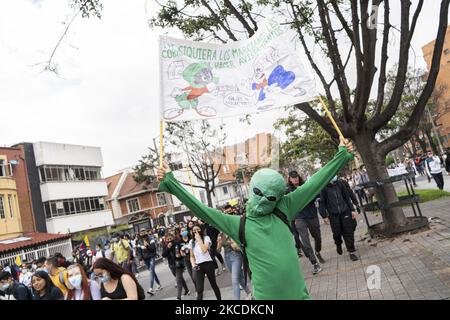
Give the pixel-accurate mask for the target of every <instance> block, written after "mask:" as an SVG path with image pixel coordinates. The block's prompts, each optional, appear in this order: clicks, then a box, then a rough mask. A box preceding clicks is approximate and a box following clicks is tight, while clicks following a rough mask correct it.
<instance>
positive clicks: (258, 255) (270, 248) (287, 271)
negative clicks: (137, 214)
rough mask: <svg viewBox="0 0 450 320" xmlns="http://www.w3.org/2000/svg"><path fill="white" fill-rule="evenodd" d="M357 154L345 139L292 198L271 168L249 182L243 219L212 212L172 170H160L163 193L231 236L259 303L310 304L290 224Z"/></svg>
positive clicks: (260, 172)
mask: <svg viewBox="0 0 450 320" xmlns="http://www.w3.org/2000/svg"><path fill="white" fill-rule="evenodd" d="M352 151H353V146H352V144H351V143H349V142H348V141H347V140H345V139H341V142H340V145H339V151H338V153H337V154H336V155H335V157H334V158H333V159H332V160H331V161H330V162H329V163H328V164H327V165H326V166H324V167H323V168H322V169H321V170H320V171H319V172H317V173H316V174H315V175H313V176H312V177H311V178H310V179H309V181H308V182H307V183H305V184H304V185H302V186H301V187H299V188H297V189H296V190H295V191H294V192H291V193H289V194H287V195H285V194H284V193H285V179H284V178H283V176H282V175H281V174H280V173H278V172H277V171H275V170H272V169H267V168H264V169H260V170H258V171H257V172H256V173H255V174H254V175H253V177H252V178H251V180H250V188H249V190H250V195H249V199H248V201H247V204H246V214H245V216H243V217H245V218H244V219H241V218H240V217H239V216H231V215H225V214H223V213H222V212H220V211H218V210H216V209H213V208H209V207H208V206H206V205H205V204H203V203H202V202H201V201H199V200H198V199H196V198H195V197H194V196H193V195H191V194H189V192H188V191H187V190H186V189H185V188H184V187H183V186H182V185H181V184H180V183H179V182H178V181H177V180H176V179H175V177H174V175H173V173H172V172H170V167H169V165H168V164H164V167H163V168H159V169H158V173H157V176H158V180H159V181H160V184H159V191H163V192H168V193H171V194H173V195H175V196H176V197H177V198H178V199H179V200H180V201H181V202H182V203H183V204H184V205H186V206H187V207H188V208H189V209H190V210H191V212H193V213H194V214H195V215H197V216H198V217H199V218H201V219H202V220H204V221H205V222H207V223H209V224H211V225H213V226H214V227H216V228H217V229H218V230H220V231H222V232H224V233H225V234H227V235H229V236H230V238H231V239H233V240H234V241H235V242H236V243H237V244H238V245H239V246H240V249H241V250H242V252H243V255H244V257H247V259H245V258H244V261H246V260H248V265H249V267H250V270H251V273H252V278H251V280H252V285H253V296H254V297H255V299H258V300H261V299H267V300H272V299H281V300H283V299H285V300H306V299H311V298H310V296H309V293H308V290H307V288H306V285H305V281H304V277H303V273H302V271H301V267H300V264H299V262H298V256H297V250H296V248H295V245H294V241H292V233H291V230H290V224H291V221H292V220H293V219H294V217H295V216H296V215H297V214H298V212H299V211H300V210H301V209H303V208H304V207H305V206H306V205H307V204H308V203H310V202H311V200H313V199H314V198H315V197H316V195H317V194H319V192H320V191H321V190H322V189H323V188H324V187H325V186H326V185H327V184H328V182H329V181H330V180H331V179H332V178H333V177H334V176H335V175H336V174H337V173H338V172H339V171H340V170H341V169H342V167H344V166H345V165H346V164H347V162H348V161H349V160H350V159H353V157H354V156H353V154H351V152H352ZM283 217H284V218H283ZM239 231H241V232H239ZM239 235H241V237H240V236H239ZM261 248H264V250H262V249H261ZM244 265H245V263H244Z"/></svg>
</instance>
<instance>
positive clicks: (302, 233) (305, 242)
mask: <svg viewBox="0 0 450 320" xmlns="http://www.w3.org/2000/svg"><path fill="white" fill-rule="evenodd" d="M304 183H305V182H304V181H303V179H302V177H300V175H299V174H298V172H297V171H294V170H293V171H291V172H289V177H288V188H287V190H286V191H287V193H290V192H293V191H295V190H296V189H297V188H298V187H300V186H301V185H303V184H304ZM315 200H316V199H313V200H311V202H310V203H308V204H307V205H306V206H305V207H304V208H303V209H302V210H301V211H300V212H299V213H298V214H297V216H296V217H295V220H294V227H295V230H297V232H298V235H297V236H299V237H300V239H301V243H302V249H303V252H304V253H305V255H306V257H307V258H308V259H309V261H310V262H311V264H312V265H313V274H317V273H319V272H321V271H322V267H321V266H320V264H319V262H320V263H325V260H324V259H323V258H322V255H321V254H320V251H321V249H322V237H321V234H320V222H319V217H318V216H317V208H316V203H315ZM322 218H324V217H322ZM324 220H325V223H327V222H328V219H324ZM309 234H311V236H312V237H313V239H314V249H315V250H313V248H312V245H311V242H310V239H309ZM317 260H319V261H317Z"/></svg>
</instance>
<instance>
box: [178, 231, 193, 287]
mask: <svg viewBox="0 0 450 320" xmlns="http://www.w3.org/2000/svg"><path fill="white" fill-rule="evenodd" d="M180 231H181V255H182V256H183V258H184V265H185V266H186V270H187V272H188V273H189V276H190V277H191V279H192V282H193V283H194V286H195V275H194V272H193V270H192V263H191V240H192V237H191V235H190V234H189V232H188V230H187V227H181V229H180Z"/></svg>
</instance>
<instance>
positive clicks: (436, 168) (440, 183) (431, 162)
mask: <svg viewBox="0 0 450 320" xmlns="http://www.w3.org/2000/svg"><path fill="white" fill-rule="evenodd" d="M427 155H428V158H427V160H426V161H425V164H426V166H425V168H426V170H427V172H428V173H429V174H430V175H431V176H432V177H433V179H434V181H435V182H436V185H437V187H438V188H439V189H440V190H443V189H444V177H443V176H442V161H441V158H439V157H438V156H435V155H433V152H432V151H428V153H427Z"/></svg>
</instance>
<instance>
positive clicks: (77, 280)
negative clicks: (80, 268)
mask: <svg viewBox="0 0 450 320" xmlns="http://www.w3.org/2000/svg"><path fill="white" fill-rule="evenodd" d="M82 281H83V278H82V277H81V274H77V275H74V276H71V277H69V282H70V284H71V285H72V286H74V288H75V289H80V288H81V283H82Z"/></svg>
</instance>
